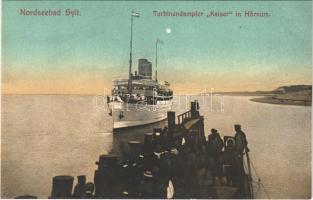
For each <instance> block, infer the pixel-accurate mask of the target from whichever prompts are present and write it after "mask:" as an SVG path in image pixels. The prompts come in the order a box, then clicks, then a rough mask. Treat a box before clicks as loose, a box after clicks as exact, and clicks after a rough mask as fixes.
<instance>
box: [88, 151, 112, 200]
mask: <svg viewBox="0 0 313 200" xmlns="http://www.w3.org/2000/svg"><path fill="white" fill-rule="evenodd" d="M117 161H118V160H117V156H115V155H105V154H103V155H100V157H99V161H97V162H96V164H97V165H98V169H97V170H96V171H95V175H94V184H95V195H96V196H99V197H102V198H110V197H111V196H112V195H115V194H114V192H113V190H112V187H114V186H115V185H114V184H115V182H116V178H115V177H116V176H117V175H118V174H117V171H118V162H117Z"/></svg>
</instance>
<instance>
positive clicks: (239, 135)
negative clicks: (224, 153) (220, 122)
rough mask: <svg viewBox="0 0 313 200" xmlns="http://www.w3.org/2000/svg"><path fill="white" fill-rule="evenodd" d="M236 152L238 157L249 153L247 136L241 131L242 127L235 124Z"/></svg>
mask: <svg viewBox="0 0 313 200" xmlns="http://www.w3.org/2000/svg"><path fill="white" fill-rule="evenodd" d="M235 131H236V134H235V150H236V151H237V153H238V155H242V154H243V152H244V150H246V151H247V152H249V149H248V141H247V138H246V134H245V133H244V132H243V131H242V130H241V125H239V124H235Z"/></svg>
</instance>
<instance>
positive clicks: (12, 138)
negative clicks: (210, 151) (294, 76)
mask: <svg viewBox="0 0 313 200" xmlns="http://www.w3.org/2000/svg"><path fill="white" fill-rule="evenodd" d="M198 99H199V100H200V101H201V102H200V106H201V110H200V112H201V113H202V114H203V115H204V116H205V128H206V133H208V130H209V129H211V128H213V127H214V128H217V129H218V130H219V131H220V132H221V133H222V134H224V135H233V134H234V132H233V124H235V123H240V124H242V127H243V130H244V131H245V132H246V134H247V138H248V141H249V146H250V150H251V154H250V155H251V157H252V161H253V164H254V167H255V169H256V172H257V175H258V176H259V177H260V178H261V179H262V183H263V184H264V185H265V187H266V190H267V192H268V193H269V195H270V197H271V198H308V197H310V195H311V107H300V106H282V105H270V104H261V103H256V102H251V101H249V97H231V96H228V97H224V98H223V99H222V100H221V101H216V102H214V101H213V105H212V106H211V104H210V100H209V98H206V99H205V100H206V102H207V103H206V104H204V103H203V102H202V101H203V97H198ZM188 101H189V99H187V100H186V99H185V98H180V99H176V100H175V102H176V104H175V110H176V111H177V112H182V111H184V110H185V106H186V103H187V102H188ZM187 107H188V103H187ZM104 108H105V106H103V104H102V103H101V101H99V98H96V97H93V96H62V95H28V96H16V95H8V96H3V97H2V133H1V165H2V167H1V176H2V177H1V183H2V184H1V193H2V198H12V197H14V196H17V195H23V194H32V195H37V196H38V197H41V198H47V197H48V196H49V195H50V192H51V183H52V177H53V176H55V175H61V174H69V175H72V176H77V175H81V174H86V175H87V181H92V180H93V173H94V170H95V169H96V165H95V164H94V163H95V161H96V160H97V159H98V157H99V155H100V154H103V153H109V152H114V153H120V149H124V148H127V146H126V145H125V142H126V141H128V140H130V139H133V138H137V139H140V138H141V137H142V135H143V133H145V132H150V131H151V129H152V128H153V127H162V126H164V125H165V122H160V123H157V124H154V125H150V126H146V127H142V128H136V129H129V130H124V131H120V132H118V133H116V134H114V136H113V134H112V131H111V130H112V122H111V120H110V117H109V116H108V115H107V113H106V112H105V111H104ZM221 108H222V110H221ZM211 109H213V110H211ZM258 195H260V196H258V197H266V196H264V193H262V192H261V191H260V192H258Z"/></svg>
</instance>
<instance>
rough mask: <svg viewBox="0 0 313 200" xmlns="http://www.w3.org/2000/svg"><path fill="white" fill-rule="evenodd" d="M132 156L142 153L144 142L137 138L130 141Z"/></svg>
mask: <svg viewBox="0 0 313 200" xmlns="http://www.w3.org/2000/svg"><path fill="white" fill-rule="evenodd" d="M128 146H129V153H130V156H131V157H133V158H135V157H136V156H139V155H140V154H141V153H142V143H141V142H139V141H137V140H131V141H129V142H128Z"/></svg>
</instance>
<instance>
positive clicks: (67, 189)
mask: <svg viewBox="0 0 313 200" xmlns="http://www.w3.org/2000/svg"><path fill="white" fill-rule="evenodd" d="M73 182H74V177H73V176H55V177H53V179H52V192H51V197H50V198H52V199H69V198H71V196H72V189H73Z"/></svg>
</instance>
